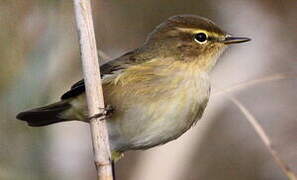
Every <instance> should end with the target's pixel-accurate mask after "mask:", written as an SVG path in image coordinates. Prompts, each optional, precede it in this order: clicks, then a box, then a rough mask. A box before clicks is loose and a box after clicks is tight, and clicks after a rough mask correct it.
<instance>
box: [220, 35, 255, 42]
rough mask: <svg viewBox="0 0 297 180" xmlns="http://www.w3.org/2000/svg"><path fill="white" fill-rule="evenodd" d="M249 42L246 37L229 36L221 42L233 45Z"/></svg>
mask: <svg viewBox="0 0 297 180" xmlns="http://www.w3.org/2000/svg"><path fill="white" fill-rule="evenodd" d="M250 40H251V39H250V38H247V37H233V36H231V35H228V36H226V37H225V39H223V40H222V41H221V42H222V43H224V44H235V43H243V42H247V41H250Z"/></svg>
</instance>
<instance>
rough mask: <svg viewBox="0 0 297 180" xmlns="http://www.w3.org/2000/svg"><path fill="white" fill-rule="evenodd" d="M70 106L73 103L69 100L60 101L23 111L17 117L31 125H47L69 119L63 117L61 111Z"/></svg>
mask: <svg viewBox="0 0 297 180" xmlns="http://www.w3.org/2000/svg"><path fill="white" fill-rule="evenodd" d="M70 107H71V105H70V104H69V103H68V101H60V102H57V103H54V104H50V105H48V106H44V107H40V108H36V109H32V110H29V111H24V112H21V113H19V114H18V115H17V116H16V118H17V119H20V120H23V121H26V122H27V123H28V125H29V126H33V127H38V126H47V125H50V124H53V123H58V122H63V121H67V120H68V119H63V118H62V117H61V116H60V113H61V112H63V111H65V110H67V109H69V108H70Z"/></svg>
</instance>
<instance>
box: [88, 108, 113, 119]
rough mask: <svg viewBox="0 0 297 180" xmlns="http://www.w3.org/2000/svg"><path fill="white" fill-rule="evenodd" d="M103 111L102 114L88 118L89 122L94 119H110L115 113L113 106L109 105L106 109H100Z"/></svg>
mask: <svg viewBox="0 0 297 180" xmlns="http://www.w3.org/2000/svg"><path fill="white" fill-rule="evenodd" d="M100 109H101V110H103V112H102V113H98V114H95V115H93V116H91V117H88V118H87V119H88V120H91V119H93V118H101V119H100V120H104V119H105V118H106V117H107V118H108V117H110V116H111V115H112V113H113V112H114V109H113V108H112V106H111V105H107V106H106V107H105V108H100Z"/></svg>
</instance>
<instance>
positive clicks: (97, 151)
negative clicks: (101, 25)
mask: <svg viewBox="0 0 297 180" xmlns="http://www.w3.org/2000/svg"><path fill="white" fill-rule="evenodd" d="M73 2H74V7H75V15H76V22H77V29H78V33H79V41H80V47H81V57H82V64H83V72H84V81H85V86H86V96H87V104H88V111H89V116H91V117H94V115H96V114H100V113H101V114H102V113H103V111H104V101H103V92H102V86H101V79H100V69H99V63H98V53H97V48H96V41H95V34H94V26H93V19H92V12H91V3H90V0H73ZM102 120H104V118H92V119H91V120H90V127H91V134H92V143H93V148H94V155H95V165H96V168H97V177H98V179H99V180H112V179H113V177H112V167H111V162H110V159H111V153H110V148H109V140H108V132H107V127H106V124H105V121H102Z"/></svg>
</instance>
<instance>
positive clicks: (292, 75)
mask: <svg viewBox="0 0 297 180" xmlns="http://www.w3.org/2000/svg"><path fill="white" fill-rule="evenodd" d="M289 78H297V74H296V73H279V74H273V75H271V76H266V77H263V78H259V79H254V80H250V81H246V82H242V83H238V84H236V85H234V86H232V87H229V88H226V89H221V90H216V91H215V92H214V93H213V94H212V95H213V96H216V95H221V94H226V93H227V92H231V91H234V90H238V89H243V88H247V87H249V86H252V85H256V84H260V83H265V82H269V81H277V80H282V79H289Z"/></svg>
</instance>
